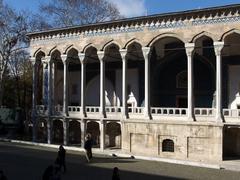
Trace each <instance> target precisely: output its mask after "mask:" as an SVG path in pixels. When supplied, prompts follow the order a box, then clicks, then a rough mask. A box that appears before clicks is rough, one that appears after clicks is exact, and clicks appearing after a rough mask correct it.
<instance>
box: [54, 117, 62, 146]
mask: <svg viewBox="0 0 240 180" xmlns="http://www.w3.org/2000/svg"><path fill="white" fill-rule="evenodd" d="M52 129H53V134H52V135H53V143H54V144H63V122H62V121H61V120H58V119H56V120H53V124H52Z"/></svg>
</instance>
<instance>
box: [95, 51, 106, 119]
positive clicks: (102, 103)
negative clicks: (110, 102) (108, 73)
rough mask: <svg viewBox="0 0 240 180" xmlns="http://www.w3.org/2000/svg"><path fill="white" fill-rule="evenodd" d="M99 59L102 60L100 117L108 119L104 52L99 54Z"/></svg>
mask: <svg viewBox="0 0 240 180" xmlns="http://www.w3.org/2000/svg"><path fill="white" fill-rule="evenodd" d="M97 55H98V58H99V60H100V110H99V113H100V117H101V118H104V117H106V112H105V62H104V59H103V58H104V52H103V51H98V52H97Z"/></svg>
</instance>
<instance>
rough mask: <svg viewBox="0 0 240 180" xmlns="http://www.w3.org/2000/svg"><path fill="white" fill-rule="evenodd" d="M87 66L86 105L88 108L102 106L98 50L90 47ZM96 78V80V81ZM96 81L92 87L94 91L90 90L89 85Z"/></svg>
mask: <svg viewBox="0 0 240 180" xmlns="http://www.w3.org/2000/svg"><path fill="white" fill-rule="evenodd" d="M84 61H85V63H86V66H85V69H86V96H85V97H86V105H87V106H100V88H99V87H98V86H97V84H100V76H99V74H100V63H99V59H98V55H97V49H96V48H95V47H92V46H90V47H88V48H87V49H86V51H85V59H84ZM94 78H96V79H94ZM93 79H94V83H93V85H92V87H93V88H96V89H94V90H93V89H92V88H89V84H91V83H92V81H93Z"/></svg>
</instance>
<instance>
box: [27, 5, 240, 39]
mask: <svg viewBox="0 0 240 180" xmlns="http://www.w3.org/2000/svg"><path fill="white" fill-rule="evenodd" d="M239 12H240V5H229V6H223V7H216V8H205V9H200V10H191V11H182V12H177V13H166V14H159V15H151V16H143V17H137V18H129V19H123V20H118V21H110V22H103V23H97V24H91V25H83V26H75V27H68V28H62V29H55V30H48V31H42V32H36V33H29V34H28V36H29V38H30V39H31V43H35V42H39V41H41V42H43V43H44V41H49V40H54V39H58V40H61V39H76V38H84V37H93V36H108V35H114V34H120V33H131V32H141V31H144V29H147V30H149V31H154V30H158V29H169V28H184V27H188V26H200V25H208V24H220V23H233V22H239V21H240V13H239Z"/></svg>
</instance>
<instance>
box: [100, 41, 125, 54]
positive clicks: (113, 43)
mask: <svg viewBox="0 0 240 180" xmlns="http://www.w3.org/2000/svg"><path fill="white" fill-rule="evenodd" d="M111 45H116V46H117V47H118V48H119V49H122V47H121V45H120V44H119V43H118V42H116V41H114V40H113V39H112V40H110V41H108V42H107V43H105V44H104V45H103V47H102V51H104V52H105V50H106V48H108V47H110V46H111Z"/></svg>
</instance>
